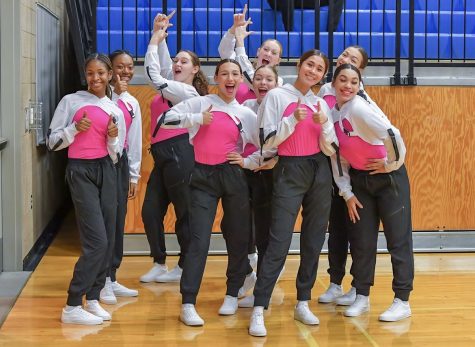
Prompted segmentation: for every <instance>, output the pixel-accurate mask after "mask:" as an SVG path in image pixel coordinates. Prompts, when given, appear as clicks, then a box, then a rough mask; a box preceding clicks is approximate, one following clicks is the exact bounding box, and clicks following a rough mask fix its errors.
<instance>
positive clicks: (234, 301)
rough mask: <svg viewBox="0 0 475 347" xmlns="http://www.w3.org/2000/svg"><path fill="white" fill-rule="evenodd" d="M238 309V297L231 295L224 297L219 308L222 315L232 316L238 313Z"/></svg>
mask: <svg viewBox="0 0 475 347" xmlns="http://www.w3.org/2000/svg"><path fill="white" fill-rule="evenodd" d="M237 309H238V298H236V297H234V296H230V295H226V296H225V297H224V301H223V304H222V305H221V307H220V308H219V311H218V313H219V314H220V315H221V316H231V315H233V314H235V313H236V311H237Z"/></svg>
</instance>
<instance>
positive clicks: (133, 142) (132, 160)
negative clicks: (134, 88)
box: [112, 92, 142, 183]
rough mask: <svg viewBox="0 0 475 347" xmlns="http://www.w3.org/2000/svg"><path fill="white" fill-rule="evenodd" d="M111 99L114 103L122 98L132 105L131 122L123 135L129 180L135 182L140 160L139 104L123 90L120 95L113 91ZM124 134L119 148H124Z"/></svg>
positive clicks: (120, 139) (137, 179)
mask: <svg viewBox="0 0 475 347" xmlns="http://www.w3.org/2000/svg"><path fill="white" fill-rule="evenodd" d="M112 100H113V101H114V102H116V103H117V101H118V100H122V101H123V102H124V103H126V104H128V105H130V106H132V110H131V116H132V123H131V124H130V128H129V131H128V133H127V134H126V135H125V136H127V143H128V146H129V148H128V150H127V158H128V160H129V174H130V182H132V183H137V182H138V181H139V178H140V165H141V162H142V113H141V111H140V105H139V102H138V100H137V99H136V98H135V97H133V96H132V95H130V93H129V92H123V93H121V94H120V95H118V94H116V93H114V92H113V93H112ZM125 136H124V138H119V142H120V149H121V150H123V148H124V143H125ZM121 153H122V152H121Z"/></svg>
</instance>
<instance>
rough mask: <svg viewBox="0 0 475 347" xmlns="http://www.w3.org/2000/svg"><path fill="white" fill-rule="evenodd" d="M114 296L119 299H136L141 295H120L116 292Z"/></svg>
mask: <svg viewBox="0 0 475 347" xmlns="http://www.w3.org/2000/svg"><path fill="white" fill-rule="evenodd" d="M114 295H115V296H117V297H119V298H135V297H137V296H139V293H137V294H119V293H116V292H114Z"/></svg>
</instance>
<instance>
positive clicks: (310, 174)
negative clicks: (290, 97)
mask: <svg viewBox="0 0 475 347" xmlns="http://www.w3.org/2000/svg"><path fill="white" fill-rule="evenodd" d="M330 197H331V174H330V169H329V167H328V164H327V162H326V158H325V157H324V155H323V154H317V155H315V156H309V157H304V158H300V157H281V158H280V159H279V163H278V164H277V166H276V167H275V168H274V190H273V198H272V227H271V232H270V236H269V245H268V247H267V251H266V253H265V255H264V259H263V262H262V267H261V270H260V272H259V276H258V278H257V283H256V286H255V289H254V296H255V300H254V306H263V307H267V306H268V305H269V300H270V296H271V294H272V290H273V288H274V286H275V283H276V281H277V277H278V275H279V273H280V271H281V269H282V267H283V266H284V263H285V259H286V257H287V252H288V250H289V247H290V242H291V240H292V234H293V229H294V225H295V220H296V219H297V214H298V213H299V209H300V206H301V205H303V223H302V234H301V241H302V242H301V262H300V267H299V272H298V275H297V299H298V300H299V301H305V300H309V299H310V297H311V296H310V291H311V289H312V287H313V284H314V282H315V278H316V274H317V267H318V257H319V254H320V251H321V247H322V245H323V241H324V239H325V231H326V226H327V223H328V217H329V213H330Z"/></svg>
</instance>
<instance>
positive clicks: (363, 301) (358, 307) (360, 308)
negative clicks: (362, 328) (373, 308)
mask: <svg viewBox="0 0 475 347" xmlns="http://www.w3.org/2000/svg"><path fill="white" fill-rule="evenodd" d="M368 311H369V296H365V295H360V294H357V295H356V300H355V302H354V303H353V304H352V305H351V306H350V307H348V308H347V309H346V311H345V313H344V315H345V316H346V317H358V316H359V315H361V314H363V313H365V312H368Z"/></svg>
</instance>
